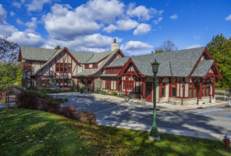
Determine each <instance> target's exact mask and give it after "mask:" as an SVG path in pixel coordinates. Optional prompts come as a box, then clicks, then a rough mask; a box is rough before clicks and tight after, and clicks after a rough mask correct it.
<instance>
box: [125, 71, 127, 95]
mask: <svg viewBox="0 0 231 156" xmlns="http://www.w3.org/2000/svg"><path fill="white" fill-rule="evenodd" d="M127 85H128V82H127V75H125V96H127V87H128V86H127Z"/></svg>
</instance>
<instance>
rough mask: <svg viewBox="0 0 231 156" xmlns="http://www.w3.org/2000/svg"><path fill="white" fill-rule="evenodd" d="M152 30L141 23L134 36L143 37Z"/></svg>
mask: <svg viewBox="0 0 231 156" xmlns="http://www.w3.org/2000/svg"><path fill="white" fill-rule="evenodd" d="M150 30H151V26H150V25H149V24H145V23H141V24H140V25H139V26H138V27H137V28H136V29H135V30H134V32H133V35H141V34H146V33H148V32H149V31H150Z"/></svg>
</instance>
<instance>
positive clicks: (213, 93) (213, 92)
mask: <svg viewBox="0 0 231 156" xmlns="http://www.w3.org/2000/svg"><path fill="white" fill-rule="evenodd" d="M214 95H215V77H214V78H213V88H212V96H213V98H214Z"/></svg>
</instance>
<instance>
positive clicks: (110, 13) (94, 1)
mask: <svg viewBox="0 0 231 156" xmlns="http://www.w3.org/2000/svg"><path fill="white" fill-rule="evenodd" d="M75 12H76V15H77V16H78V17H79V18H87V19H89V20H100V21H103V22H105V23H112V22H114V21H115V19H116V17H118V16H122V15H123V13H124V4H123V3H122V2H119V1H118V0H111V1H109V0H91V1H88V2H87V3H86V4H83V5H81V6H79V7H77V8H76V9H75Z"/></svg>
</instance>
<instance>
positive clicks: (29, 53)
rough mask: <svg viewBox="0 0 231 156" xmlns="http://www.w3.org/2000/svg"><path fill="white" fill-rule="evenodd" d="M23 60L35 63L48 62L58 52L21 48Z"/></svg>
mask: <svg viewBox="0 0 231 156" xmlns="http://www.w3.org/2000/svg"><path fill="white" fill-rule="evenodd" d="M20 49H21V55H22V59H26V60H35V61H48V59H49V58H50V57H51V56H52V55H53V54H54V53H55V52H56V50H55V49H45V48H35V47H27V46H20Z"/></svg>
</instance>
